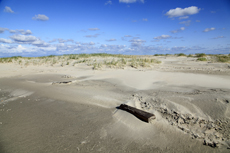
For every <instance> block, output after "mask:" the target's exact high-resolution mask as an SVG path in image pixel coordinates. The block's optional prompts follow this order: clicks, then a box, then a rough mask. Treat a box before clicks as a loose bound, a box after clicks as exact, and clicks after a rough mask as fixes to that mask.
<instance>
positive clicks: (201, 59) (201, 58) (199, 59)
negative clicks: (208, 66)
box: [197, 57, 207, 61]
mask: <svg viewBox="0 0 230 153" xmlns="http://www.w3.org/2000/svg"><path fill="white" fill-rule="evenodd" d="M197 61H207V59H206V58H204V57H199V58H198V59H197Z"/></svg>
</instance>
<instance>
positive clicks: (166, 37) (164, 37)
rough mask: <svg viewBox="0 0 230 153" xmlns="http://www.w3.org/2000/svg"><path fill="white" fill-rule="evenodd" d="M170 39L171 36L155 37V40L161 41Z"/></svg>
mask: <svg viewBox="0 0 230 153" xmlns="http://www.w3.org/2000/svg"><path fill="white" fill-rule="evenodd" d="M168 38H171V36H169V35H161V36H157V37H154V38H153V39H156V40H160V39H168Z"/></svg>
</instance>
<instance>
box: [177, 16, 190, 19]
mask: <svg viewBox="0 0 230 153" xmlns="http://www.w3.org/2000/svg"><path fill="white" fill-rule="evenodd" d="M188 18H189V16H181V17H179V20H183V19H188Z"/></svg>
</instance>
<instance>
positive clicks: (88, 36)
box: [85, 33, 100, 38]
mask: <svg viewBox="0 0 230 153" xmlns="http://www.w3.org/2000/svg"><path fill="white" fill-rule="evenodd" d="M99 35H100V34H98V33H96V34H95V35H86V36H85V37H87V38H92V37H94V38H96V37H98V36H99Z"/></svg>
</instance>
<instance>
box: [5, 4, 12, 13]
mask: <svg viewBox="0 0 230 153" xmlns="http://www.w3.org/2000/svg"><path fill="white" fill-rule="evenodd" d="M4 12H7V13H14V11H12V9H11V8H10V7H8V6H6V7H5V9H4Z"/></svg>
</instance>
